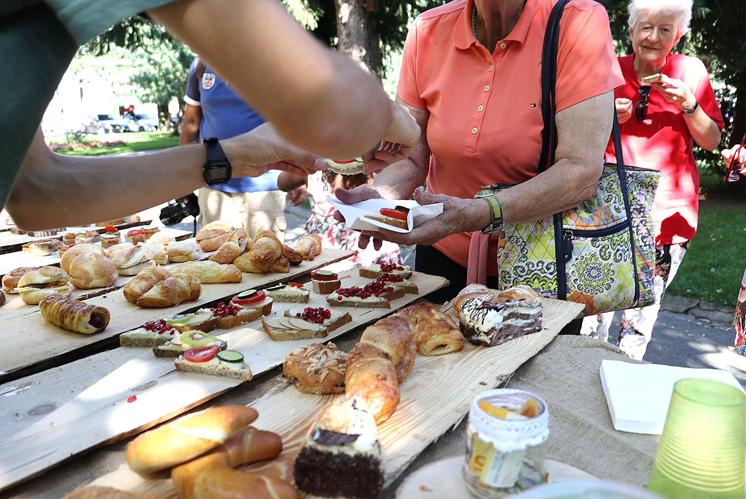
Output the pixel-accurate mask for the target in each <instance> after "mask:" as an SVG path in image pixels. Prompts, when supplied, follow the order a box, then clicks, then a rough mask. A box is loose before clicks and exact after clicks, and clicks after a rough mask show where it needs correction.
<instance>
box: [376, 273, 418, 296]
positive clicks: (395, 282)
mask: <svg viewBox="0 0 746 499" xmlns="http://www.w3.org/2000/svg"><path fill="white" fill-rule="evenodd" d="M376 282H382V283H384V284H385V285H386V286H391V287H392V288H394V289H398V288H401V289H403V290H404V292H405V293H411V294H415V295H416V294H417V293H419V292H420V290H419V288H418V287H417V285H416V284H415V283H413V282H412V281H410V280H409V279H405V278H403V277H402V276H401V275H399V274H389V273H388V272H386V273H384V274H381V275H379V276H378V277H376Z"/></svg>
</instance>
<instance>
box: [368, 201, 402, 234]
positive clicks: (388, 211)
mask: <svg viewBox="0 0 746 499" xmlns="http://www.w3.org/2000/svg"><path fill="white" fill-rule="evenodd" d="M408 216H409V208H405V207H403V206H397V207H395V208H381V209H380V210H378V214H377V215H365V218H370V219H371V220H375V221H377V222H383V223H385V224H386V225H393V226H394V227H398V228H400V229H409V223H408V222H407V218H408Z"/></svg>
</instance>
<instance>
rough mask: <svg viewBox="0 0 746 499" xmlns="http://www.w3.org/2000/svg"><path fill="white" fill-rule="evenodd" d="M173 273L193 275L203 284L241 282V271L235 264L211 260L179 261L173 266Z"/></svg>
mask: <svg viewBox="0 0 746 499" xmlns="http://www.w3.org/2000/svg"><path fill="white" fill-rule="evenodd" d="M171 273H172V274H173V275H180V276H183V275H191V276H194V277H196V278H197V279H199V282H201V283H202V284H217V283H226V282H241V278H242V277H243V276H242V275H241V271H240V270H239V269H238V267H236V266H235V265H231V264H228V265H223V264H220V263H217V262H212V261H210V260H205V261H201V262H186V263H179V264H177V265H174V266H173V267H171Z"/></svg>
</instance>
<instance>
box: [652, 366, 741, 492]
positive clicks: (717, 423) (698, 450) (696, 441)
mask: <svg viewBox="0 0 746 499" xmlns="http://www.w3.org/2000/svg"><path fill="white" fill-rule="evenodd" d="M745 428H746V396H744V393H743V392H742V391H741V390H739V389H737V388H734V387H732V386H730V385H727V384H725V383H720V382H717V381H710V380H705V379H682V380H680V381H679V382H677V383H676V385H675V386H674V389H673V395H672V396H671V405H670V407H669V408H668V416H667V417H666V425H665V426H664V427H663V436H662V437H661V440H660V443H659V444H658V452H657V453H656V455H655V464H654V465H653V475H652V477H651V478H650V484H649V485H648V489H650V490H651V491H653V492H655V493H656V494H658V495H661V496H663V497H666V498H669V499H674V498H675V499H700V498H701V499H705V498H707V499H744V471H746V470H745V468H744V463H745V461H744V450H746V434H745V433H746V432H745V431H744V429H745Z"/></svg>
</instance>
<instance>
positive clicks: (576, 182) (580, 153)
mask: <svg viewBox="0 0 746 499" xmlns="http://www.w3.org/2000/svg"><path fill="white" fill-rule="evenodd" d="M554 4H555V0H525V2H524V1H523V0H456V1H453V2H450V3H448V4H446V5H443V6H440V7H437V8H434V9H432V10H429V11H427V12H425V13H423V14H422V15H420V16H419V17H418V18H417V20H416V21H415V23H414V25H413V26H412V28H411V29H410V31H409V35H408V37H407V41H406V44H405V47H404V55H403V62H402V67H401V74H400V79H399V87H398V101H399V102H401V103H403V104H404V105H406V106H407V107H408V109H409V110H410V112H411V113H412V115H413V116H414V117H415V118H416V119H417V121H418V123H419V124H420V127H421V128H422V130H423V131H425V132H426V133H423V134H422V137H421V139H420V145H419V147H418V148H417V149H416V151H415V152H414V153H413V154H412V155H410V157H409V159H407V160H404V161H401V162H398V163H395V164H393V165H391V166H389V167H388V168H386V169H385V170H383V171H382V172H381V173H380V174H379V175H377V176H376V179H375V183H374V185H373V187H372V188H370V187H367V186H366V187H361V188H358V189H356V190H353V191H347V192H338V193H337V196H338V197H339V198H340V199H341V200H342V201H345V202H348V203H349V202H357V201H360V200H363V199H369V198H372V197H378V196H382V197H385V198H388V199H408V198H409V197H410V196H411V195H412V193H413V192H414V195H415V198H416V199H417V201H419V202H420V203H421V204H430V203H437V202H443V203H444V206H445V208H444V212H443V214H442V215H441V216H439V217H438V218H436V219H434V220H432V221H429V222H426V223H424V224H422V225H421V226H419V227H417V228H416V229H414V230H413V231H412V232H411V233H409V234H405V235H401V234H395V233H386V234H385V238H386V239H389V240H391V241H393V242H396V243H400V244H417V245H418V246H417V257H416V268H417V270H421V271H424V272H428V273H431V274H439V275H442V276H444V277H446V278H448V279H449V281H450V283H451V285H450V287H448V288H446V289H444V290H442V291H441V292H439V293H437V294H436V295H430V297H432V298H433V299H434V300H436V301H443V300H445V299H449V298H452V297H453V296H454V295H455V294H456V293H457V292H458V291H459V290H460V289H461V288H463V286H464V285H465V282H466V268H467V263H469V247H470V237H471V234H472V233H474V232H476V233H478V232H479V231H480V230H482V229H485V228H487V227H490V228H495V227H497V226H499V225H500V223H501V222H502V220H504V221H505V222H510V223H516V222H531V221H535V220H537V219H539V218H542V217H546V216H548V215H550V214H552V213H556V212H558V211H561V210H564V209H567V208H571V207H574V206H576V205H578V204H579V203H580V202H581V201H583V200H585V199H587V198H589V197H591V196H592V195H593V194H594V193H595V189H596V186H597V184H598V178H599V176H600V175H601V171H602V168H603V151H604V149H605V147H606V144H607V142H608V140H609V134H610V130H611V122H612V117H613V114H612V113H613V89H614V88H615V87H617V86H619V85H621V84H622V83H623V79H622V77H621V73H620V71H619V67H618V63H617V61H616V56H615V54H614V51H613V48H612V41H611V33H610V30H609V20H608V16H607V14H606V11H605V10H604V8H603V7H602V6H601V5H600V4H598V3H596V2H593V1H591V0H574V1H572V2H570V4H569V5H568V6H567V7H566V8H565V11H564V14H563V16H562V20H561V24H560V39H559V54H558V69H557V85H556V93H557V110H558V112H557V115H556V121H557V127H558V131H559V143H558V145H557V149H556V162H555V164H554V165H552V166H551V167H550V168H548V169H547V171H545V172H543V173H542V174H540V175H537V164H538V161H539V154H540V150H541V129H542V126H543V124H542V117H541V54H542V43H543V40H544V32H545V29H546V24H547V20H548V18H549V14H550V12H551V9H552V7H553V6H554ZM496 183H498V184H515V187H512V188H510V189H507V190H505V191H501V192H500V193H499V194H497V196H496V200H497V202H498V204H499V207H500V208H501V220H500V216H499V215H500V214H499V213H495V212H496V210H495V209H494V207H493V205H491V204H490V202H489V201H487V200H484V199H474V196H475V194H476V193H477V192H478V191H480V190H481V189H482V186H484V185H487V184H496ZM423 184H426V186H427V187H426V189H422V188H419V186H422V185H423ZM493 222H496V223H493ZM367 243H368V236H363V237H362V238H361V241H360V244H361V245H363V246H364V245H367ZM488 254H489V256H488V260H487V268H486V271H487V272H486V275H487V284H488V285H491V287H494V288H496V287H497V285H496V278H495V276H496V275H497V257H496V245H495V244H490V247H489V252H488ZM472 263H474V262H472Z"/></svg>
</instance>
